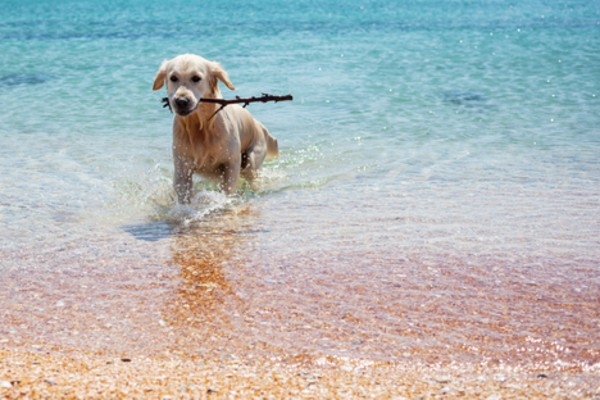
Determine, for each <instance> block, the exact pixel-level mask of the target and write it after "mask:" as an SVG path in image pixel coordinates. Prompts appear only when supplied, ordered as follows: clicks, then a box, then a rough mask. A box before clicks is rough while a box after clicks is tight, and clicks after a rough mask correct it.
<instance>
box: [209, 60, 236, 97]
mask: <svg viewBox="0 0 600 400" xmlns="http://www.w3.org/2000/svg"><path fill="white" fill-rule="evenodd" d="M210 69H211V73H212V76H214V77H215V78H216V79H218V80H220V81H221V82H223V83H224V84H225V86H227V87H228V88H229V89H231V90H235V86H233V83H231V81H230V80H229V75H227V71H225V70H224V69H223V67H221V64H219V63H218V62H214V61H213V62H212V63H211V68H210ZM216 79H215V80H214V82H213V85H214V86H216V85H217V80H216ZM214 89H216V87H215V88H214ZM213 91H214V90H213Z"/></svg>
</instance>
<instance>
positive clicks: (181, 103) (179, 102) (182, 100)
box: [175, 97, 190, 109]
mask: <svg viewBox="0 0 600 400" xmlns="http://www.w3.org/2000/svg"><path fill="white" fill-rule="evenodd" d="M175 105H176V106H177V107H179V108H181V109H186V108H187V107H188V106H189V105H190V99H188V98H186V97H178V98H176V99H175Z"/></svg>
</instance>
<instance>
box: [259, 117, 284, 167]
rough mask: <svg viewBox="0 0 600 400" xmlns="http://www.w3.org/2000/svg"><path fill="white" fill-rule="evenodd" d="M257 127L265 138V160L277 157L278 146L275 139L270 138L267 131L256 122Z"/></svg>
mask: <svg viewBox="0 0 600 400" xmlns="http://www.w3.org/2000/svg"><path fill="white" fill-rule="evenodd" d="M257 122H258V121H257ZM258 126H260V129H261V130H262V132H263V135H264V136H265V142H267V158H275V157H277V156H278V155H279V144H278V143H277V138H275V137H273V136H271V133H270V132H269V130H268V129H267V128H266V127H265V126H264V125H263V124H262V123H260V122H258Z"/></svg>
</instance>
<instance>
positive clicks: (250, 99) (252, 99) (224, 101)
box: [162, 93, 294, 118]
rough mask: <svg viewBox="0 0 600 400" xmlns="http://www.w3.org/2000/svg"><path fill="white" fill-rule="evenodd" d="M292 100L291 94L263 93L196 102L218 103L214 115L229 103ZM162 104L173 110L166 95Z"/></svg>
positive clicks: (245, 103) (204, 99) (244, 104)
mask: <svg viewBox="0 0 600 400" xmlns="http://www.w3.org/2000/svg"><path fill="white" fill-rule="evenodd" d="M291 100H294V97H293V96H292V95H291V94H288V95H285V96H273V95H271V94H267V93H263V94H262V96H260V97H255V96H252V97H247V98H241V97H239V96H236V97H235V99H208V98H204V97H203V98H201V99H200V101H199V102H198V104H200V103H216V104H220V105H221V107H220V108H219V109H218V110H217V111H216V112H215V113H214V114H213V115H212V116H211V118H212V117H214V116H215V114H216V113H218V112H219V111H221V110H222V109H223V108H225V107H226V106H228V105H230V104H243V107H244V108H246V106H247V105H248V104H250V103H267V102H269V101H274V102H275V103H277V102H280V101H291ZM162 102H163V103H164V104H163V108H165V107H169V111H171V112H173V110H171V105H170V104H169V98H168V97H163V99H162Z"/></svg>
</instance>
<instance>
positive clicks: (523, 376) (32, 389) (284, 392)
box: [0, 348, 600, 400]
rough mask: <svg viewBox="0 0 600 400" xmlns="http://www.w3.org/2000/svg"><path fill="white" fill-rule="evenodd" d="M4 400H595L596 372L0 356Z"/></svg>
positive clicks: (7, 352)
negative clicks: (80, 399)
mask: <svg viewBox="0 0 600 400" xmlns="http://www.w3.org/2000/svg"><path fill="white" fill-rule="evenodd" d="M0 359H1V364H0V395H1V396H2V397H3V398H8V399H13V398H199V399H202V398H234V399H237V398H276V399H278V398H347V399H352V398H396V399H402V398H428V399H430V398H473V399H489V400H491V399H505V398H540V399H541V398H544V399H546V398H556V399H563V398H598V397H600V389H599V388H598V384H599V379H598V378H599V374H598V372H599V371H598V370H596V371H589V372H588V373H584V374H582V373H581V371H569V370H563V371H559V370H555V371H554V372H550V373H549V372H548V370H547V369H544V372H540V371H539V370H537V371H536V370H535V369H528V368H511V367H508V366H474V365H458V364H452V365H446V366H441V365H438V366H434V365H429V366H426V365H417V364H409V363H390V362H383V363H381V362H371V361H367V360H360V359H349V358H337V357H319V358H313V357H307V356H296V357H289V358H279V357H277V358H272V359H268V358H259V359H230V360H214V359H196V360H193V359H189V358H188V359H186V358H178V357H175V358H170V359H166V358H145V357H142V358H119V357H115V356H114V355H111V354H102V353H89V352H84V351H78V352H64V351H61V350H60V349H44V348H35V349H29V350H26V349H3V350H1V351H0Z"/></svg>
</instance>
